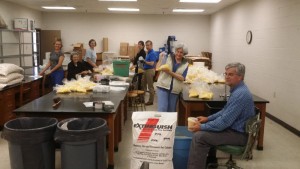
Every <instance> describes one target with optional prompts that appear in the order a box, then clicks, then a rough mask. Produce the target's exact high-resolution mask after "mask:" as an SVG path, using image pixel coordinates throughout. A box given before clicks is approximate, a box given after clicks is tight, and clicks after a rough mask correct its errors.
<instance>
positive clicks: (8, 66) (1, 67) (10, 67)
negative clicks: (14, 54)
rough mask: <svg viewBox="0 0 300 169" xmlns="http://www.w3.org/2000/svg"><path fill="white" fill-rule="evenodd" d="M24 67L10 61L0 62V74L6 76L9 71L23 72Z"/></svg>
mask: <svg viewBox="0 0 300 169" xmlns="http://www.w3.org/2000/svg"><path fill="white" fill-rule="evenodd" d="M23 72H24V69H23V68H21V67H20V66H17V65H15V64H12V63H0V75H3V76H7V75H8V74H10V73H21V74H23Z"/></svg>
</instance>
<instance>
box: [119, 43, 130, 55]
mask: <svg viewBox="0 0 300 169" xmlns="http://www.w3.org/2000/svg"><path fill="white" fill-rule="evenodd" d="M128 46H129V44H128V43H127V42H121V43H120V55H121V56H127V55H128Z"/></svg>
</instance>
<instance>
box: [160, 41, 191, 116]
mask: <svg viewBox="0 0 300 169" xmlns="http://www.w3.org/2000/svg"><path fill="white" fill-rule="evenodd" d="M187 53H188V49H187V47H186V46H184V44H178V45H176V46H175V54H173V53H172V54H169V55H163V54H162V55H160V59H159V62H158V63H157V67H160V66H161V65H167V66H166V67H165V68H162V69H161V72H160V75H159V77H158V80H157V84H156V86H157V99H158V100H157V104H158V106H157V107H158V111H160V112H176V105H177V101H178V96H179V93H180V92H181V91H182V88H183V81H184V80H185V77H186V74H187V71H188V62H187V60H186V59H185V58H184V57H183V56H184V55H186V54H187Z"/></svg>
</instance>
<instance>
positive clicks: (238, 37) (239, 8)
mask: <svg viewBox="0 0 300 169" xmlns="http://www.w3.org/2000/svg"><path fill="white" fill-rule="evenodd" d="M248 30H251V31H252V32H253V40H252V44H251V45H247V44H246V41H245V37H246V32H247V31H248ZM211 50H212V53H213V68H214V70H215V71H217V72H222V71H224V66H225V65H226V64H227V63H228V62H236V61H238V62H242V63H244V64H245V65H246V83H247V84H248V86H249V87H250V90H251V91H252V92H253V93H254V94H256V95H258V96H261V97H262V98H265V99H267V100H269V101H270V103H269V104H267V112H269V113H271V114H272V115H274V116H276V117H277V118H279V119H281V120H283V121H284V122H286V123H288V124H289V125H291V126H293V127H294V128H296V129H298V130H300V123H299V122H300V120H299V119H300V108H299V105H298V104H299V103H300V87H299V86H300V85H299V84H300V78H299V77H300V66H299V65H300V1H299V0H243V1H240V2H239V3H237V4H235V5H233V6H231V7H228V8H225V9H224V10H222V11H219V12H218V13H216V14H214V15H213V16H212V18H211Z"/></svg>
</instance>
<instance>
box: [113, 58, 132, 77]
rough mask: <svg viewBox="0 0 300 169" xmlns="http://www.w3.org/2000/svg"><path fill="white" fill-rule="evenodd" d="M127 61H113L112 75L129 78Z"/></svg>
mask: <svg viewBox="0 0 300 169" xmlns="http://www.w3.org/2000/svg"><path fill="white" fill-rule="evenodd" d="M129 63H130V62H129V60H115V61H113V69H114V75H116V76H123V77H128V76H129Z"/></svg>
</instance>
